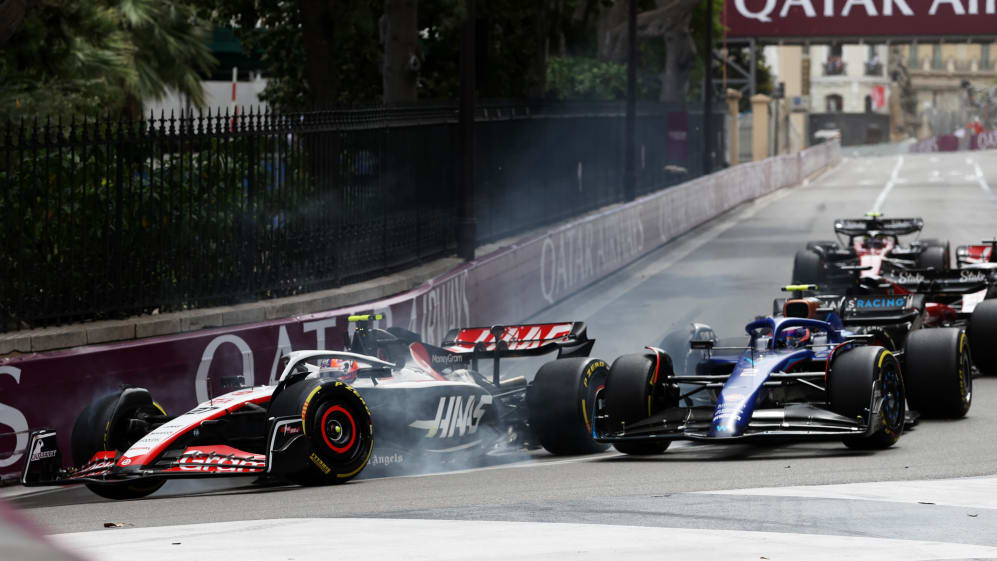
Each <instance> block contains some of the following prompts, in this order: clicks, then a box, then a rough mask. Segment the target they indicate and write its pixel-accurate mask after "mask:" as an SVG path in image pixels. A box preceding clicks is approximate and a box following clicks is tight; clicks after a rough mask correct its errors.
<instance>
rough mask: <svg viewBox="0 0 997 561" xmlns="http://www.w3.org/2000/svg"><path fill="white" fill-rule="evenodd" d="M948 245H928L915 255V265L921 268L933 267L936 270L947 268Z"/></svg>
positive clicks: (949, 258)
mask: <svg viewBox="0 0 997 561" xmlns="http://www.w3.org/2000/svg"><path fill="white" fill-rule="evenodd" d="M949 253H950V252H949V245H948V244H947V243H946V244H944V245H941V244H935V245H928V246H927V247H925V248H924V250H922V251H921V254H920V255H918V256H917V266H918V267H920V268H922V269H935V270H936V271H947V270H949V267H950V263H951V257H950V255H949Z"/></svg>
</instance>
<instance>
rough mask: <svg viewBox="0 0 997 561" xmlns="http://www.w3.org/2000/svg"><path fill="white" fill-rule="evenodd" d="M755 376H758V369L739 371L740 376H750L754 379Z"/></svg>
mask: <svg viewBox="0 0 997 561" xmlns="http://www.w3.org/2000/svg"><path fill="white" fill-rule="evenodd" d="M756 375H758V369H757V368H745V369H744V370H742V371H741V376H751V377H754V376H756Z"/></svg>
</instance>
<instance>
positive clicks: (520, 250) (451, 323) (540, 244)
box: [0, 143, 840, 477]
mask: <svg viewBox="0 0 997 561" xmlns="http://www.w3.org/2000/svg"><path fill="white" fill-rule="evenodd" d="M839 159H840V148H839V146H838V144H837V143H831V144H823V145H820V146H816V147H814V148H810V149H808V150H806V151H804V152H802V153H800V154H796V155H792V156H778V157H775V158H769V159H767V160H763V161H760V162H753V163H750V164H742V165H739V166H736V167H733V168H728V169H726V170H723V171H721V172H718V173H714V174H712V175H708V176H705V177H701V178H698V179H695V180H693V181H690V182H687V183H683V184H681V185H676V186H674V187H670V188H668V189H664V190H662V191H659V192H657V193H653V194H650V195H647V196H645V197H642V198H640V199H637V200H636V201H633V202H630V203H627V204H622V205H614V206H611V207H608V208H606V209H604V210H602V211H600V212H596V213H593V214H590V215H587V216H585V217H583V218H580V219H578V220H575V221H572V222H570V223H568V224H563V225H560V226H557V227H554V228H552V229H550V230H548V231H546V232H543V233H540V234H538V235H532V236H530V237H528V238H525V239H522V240H519V241H517V242H516V243H514V244H512V245H510V246H507V247H503V248H500V249H498V250H496V251H494V252H492V253H491V254H489V255H485V256H483V257H481V258H479V259H477V260H475V261H473V262H471V263H467V264H464V265H461V266H460V267H458V268H456V269H454V270H452V271H450V272H448V273H446V274H444V275H441V276H439V277H437V278H435V279H433V280H431V281H429V282H427V283H425V284H423V285H421V286H419V287H418V288H416V289H414V290H411V291H408V292H405V293H402V294H399V295H397V296H395V297H392V298H388V299H385V300H380V301H376V302H369V303H366V304H358V305H356V306H352V307H350V308H344V309H338V310H330V311H327V312H322V313H317V314H311V315H306V316H298V317H291V318H285V319H279V320H272V321H267V322H261V323H255V324H247V325H241V326H235V327H223V328H217V329H205V330H201V331H194V332H189V333H181V334H177V335H170V336H164V337H155V338H149V339H139V340H134V341H124V342H120V343H113V344H107V345H95V346H89V347H79V348H75V349H67V350H62V351H53V352H45V353H35V354H29V355H24V356H17V357H10V358H4V359H0V475H2V476H5V477H10V476H12V475H14V474H17V473H19V470H20V466H21V465H22V462H23V459H24V454H25V447H26V446H27V444H28V432H29V431H30V430H33V429H39V428H43V427H51V428H54V429H56V430H57V431H58V433H59V444H60V447H61V448H62V449H63V450H64V451H68V450H69V449H70V435H71V433H72V428H73V423H74V421H75V419H76V417H77V416H78V415H79V414H80V412H81V411H82V410H83V408H84V407H86V405H87V404H88V403H90V402H91V401H92V400H94V399H95V398H97V397H98V396H101V395H104V394H107V393H109V392H111V391H114V390H116V389H117V388H119V387H120V386H121V385H122V384H130V385H133V386H140V387H145V388H148V389H149V391H150V392H151V393H152V396H153V398H154V399H156V400H157V401H158V402H159V403H161V404H162V405H163V406H164V407H165V408H166V411H167V412H168V413H170V414H179V413H182V412H184V411H187V410H188V409H190V408H191V407H193V406H194V405H196V404H197V403H199V402H202V401H206V400H207V399H208V398H209V397H213V396H218V395H221V394H222V393H224V392H225V390H223V389H222V378H223V377H232V376H240V377H242V379H243V382H244V384H245V385H263V384H271V383H273V382H274V381H275V380H276V378H277V377H278V376H279V375H280V360H281V357H283V356H284V355H286V354H287V353H289V352H291V351H298V350H306V349H342V348H343V342H344V338H345V336H346V335H347V333H348V331H349V330H350V329H352V327H351V325H350V324H349V322H348V321H347V317H348V316H349V315H350V314H353V313H362V312H366V311H374V312H377V313H380V314H383V316H384V318H383V320H381V321H380V322H379V323H378V325H377V327H387V326H391V325H395V326H400V327H404V328H407V329H410V330H412V331H415V332H417V333H420V334H421V335H422V337H423V340H425V341H426V342H429V343H433V344H439V343H440V342H441V341H442V339H443V336H444V335H445V334H446V333H447V331H449V330H450V329H452V328H455V327H471V326H490V325H501V324H509V323H513V322H520V321H523V320H524V319H526V318H529V317H530V316H532V315H533V314H536V313H537V312H539V311H541V310H543V309H544V308H546V307H548V306H550V305H551V304H554V303H556V302H559V301H561V300H563V299H564V298H565V297H567V296H569V295H571V294H572V293H574V292H575V291H577V290H579V289H581V288H583V287H585V286H586V285H588V284H590V283H593V282H595V281H597V280H599V279H601V278H603V277H605V276H607V275H609V274H612V273H613V272H615V271H618V270H620V269H621V268H623V267H625V266H627V265H628V264H629V263H631V262H633V261H634V260H636V259H638V258H640V257H642V256H644V255H646V254H647V253H648V252H650V251H652V250H654V249H655V248H657V247H659V246H661V245H662V244H664V243H666V242H668V241H670V240H672V239H673V238H675V237H676V236H678V235H681V234H683V233H685V232H687V231H689V230H690V229H692V228H694V227H696V226H698V225H699V224H702V223H703V222H705V221H707V220H710V219H711V218H714V217H715V216H717V215H719V214H721V213H723V212H725V211H727V210H729V209H731V208H733V207H735V206H737V205H739V204H741V203H743V202H745V201H749V200H751V199H754V198H757V197H760V196H762V195H765V194H768V193H771V192H772V191H774V190H776V189H779V188H781V187H786V186H789V185H794V184H796V183H799V182H800V181H801V180H802V178H803V177H806V176H808V175H810V174H812V173H813V172H815V171H817V170H819V169H821V168H823V167H825V166H828V165H829V164H832V163H834V162H836V161H838V160H839ZM573 319H575V318H565V320H566V321H570V320H573ZM592 335H593V336H594V337H596V338H598V337H599V334H598V333H593V334H592ZM373 414H374V419H375V421H374V423H375V426H376V423H377V421H376V418H377V417H376V416H377V411H374V412H373ZM63 457H64V458H66V459H67V460H68V458H69V457H70V454H68V453H65V454H64V455H63Z"/></svg>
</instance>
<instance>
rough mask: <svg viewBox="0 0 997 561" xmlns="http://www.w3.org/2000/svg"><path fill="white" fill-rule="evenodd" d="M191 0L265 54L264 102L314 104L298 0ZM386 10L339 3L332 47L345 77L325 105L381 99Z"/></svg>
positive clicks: (380, 5) (371, 1) (372, 1)
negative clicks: (337, 30) (380, 21)
mask: <svg viewBox="0 0 997 561" xmlns="http://www.w3.org/2000/svg"><path fill="white" fill-rule="evenodd" d="M190 1H191V2H193V3H195V4H196V5H197V7H198V13H199V14H200V16H201V17H202V18H204V19H207V20H210V21H211V22H212V23H213V24H214V25H217V26H220V27H232V28H233V30H234V32H235V35H236V37H238V38H239V41H240V42H241V43H242V48H243V49H244V50H245V51H246V52H247V53H254V54H256V55H257V56H259V57H260V58H261V60H262V62H263V64H264V65H265V66H266V68H267V71H268V72H267V78H268V82H267V87H266V89H265V90H264V91H263V93H262V94H261V95H260V98H261V99H262V100H263V101H265V102H267V103H269V104H270V105H271V106H273V107H277V108H300V107H304V106H308V105H312V104H313V103H312V102H311V101H310V96H309V87H308V80H307V78H306V77H305V64H306V62H305V61H306V60H307V53H306V52H305V47H304V39H303V36H302V16H301V9H300V6H299V2H298V1H297V0H190ZM421 4H422V3H420V8H421V7H422V6H421ZM383 12H384V1H383V0H352V1H347V2H342V3H337V16H338V17H340V18H341V19H342V20H343V23H342V24H341V26H340V29H341V31H340V33H339V34H338V35H337V36H336V37H334V39H333V40H334V45H333V51H334V52H335V56H336V58H337V64H338V66H339V69H340V75H341V76H342V77H343V79H342V80H341V82H340V87H339V94H338V99H331V100H323V101H322V103H321V105H330V106H331V105H351V104H358V103H371V102H375V101H377V100H378V99H379V98H380V97H381V71H380V59H381V47H380V45H379V31H378V23H377V22H378V19H379V18H380V17H381V14H383ZM318 56H328V55H327V54H326V53H318Z"/></svg>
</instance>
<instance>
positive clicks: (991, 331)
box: [967, 300, 997, 376]
mask: <svg viewBox="0 0 997 561" xmlns="http://www.w3.org/2000/svg"><path fill="white" fill-rule="evenodd" d="M967 331H968V332H969V346H970V347H971V348H972V349H973V362H974V363H975V364H976V368H978V369H979V370H980V373H981V374H986V375H989V376H995V375H997V345H994V340H995V339H997V300H984V301H983V302H980V303H979V304H977V305H976V308H974V309H973V315H972V316H970V318H969V328H968V330H967Z"/></svg>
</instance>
